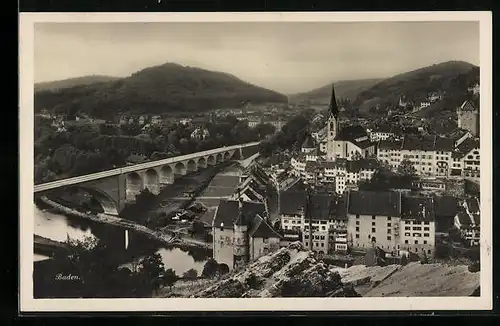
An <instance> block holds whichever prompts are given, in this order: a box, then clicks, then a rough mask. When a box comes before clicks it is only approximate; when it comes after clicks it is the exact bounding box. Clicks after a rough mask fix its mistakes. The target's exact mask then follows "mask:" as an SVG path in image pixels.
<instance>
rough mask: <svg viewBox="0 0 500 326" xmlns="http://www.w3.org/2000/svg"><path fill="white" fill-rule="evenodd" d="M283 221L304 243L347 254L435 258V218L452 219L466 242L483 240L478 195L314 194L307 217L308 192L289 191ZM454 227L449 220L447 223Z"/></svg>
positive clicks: (287, 230) (318, 249)
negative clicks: (374, 249)
mask: <svg viewBox="0 0 500 326" xmlns="http://www.w3.org/2000/svg"><path fill="white" fill-rule="evenodd" d="M281 197H282V198H281V203H282V205H281V207H280V220H281V228H282V229H283V230H284V233H285V234H287V233H288V234H293V233H295V234H300V238H301V241H302V243H303V245H304V246H306V247H310V248H312V250H314V251H316V252H319V253H325V254H326V253H331V252H343V251H346V250H347V249H348V248H349V249H353V250H366V249H367V248H372V247H378V248H381V249H383V250H385V251H387V252H392V253H395V254H396V255H400V254H401V252H412V253H416V254H419V255H424V254H425V255H427V256H433V255H434V252H435V245H436V241H435V237H436V222H437V220H438V219H439V218H443V219H449V218H450V216H451V218H452V219H453V221H452V225H453V224H454V225H455V227H456V228H457V229H458V230H460V234H461V235H462V237H463V239H464V241H465V242H467V244H469V245H471V246H474V245H478V243H479V233H480V232H479V229H480V226H479V220H480V219H479V202H478V199H477V198H469V199H466V200H464V201H458V200H455V201H452V204H451V205H450V204H446V203H444V202H446V200H448V198H445V197H444V198H443V197H436V198H434V197H420V196H413V195H405V194H402V193H400V192H390V191H386V192H373V191H348V192H347V193H346V194H345V195H343V196H340V197H339V196H331V195H327V194H324V193H321V194H316V195H313V196H312V198H311V201H310V204H309V205H310V209H309V214H310V215H309V216H306V213H305V209H304V207H306V203H305V195H304V194H303V193H302V192H300V191H298V190H293V191H288V192H285V193H283V194H282V195H281ZM448 225H449V223H448Z"/></svg>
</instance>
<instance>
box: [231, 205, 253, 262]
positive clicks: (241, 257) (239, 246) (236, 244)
mask: <svg viewBox="0 0 500 326" xmlns="http://www.w3.org/2000/svg"><path fill="white" fill-rule="evenodd" d="M248 247H249V243H248V226H247V224H246V221H245V217H244V216H243V199H242V198H240V199H239V200H238V218H236V220H235V221H234V223H233V269H238V268H239V267H242V266H245V265H246V264H247V263H248V260H249V248H248Z"/></svg>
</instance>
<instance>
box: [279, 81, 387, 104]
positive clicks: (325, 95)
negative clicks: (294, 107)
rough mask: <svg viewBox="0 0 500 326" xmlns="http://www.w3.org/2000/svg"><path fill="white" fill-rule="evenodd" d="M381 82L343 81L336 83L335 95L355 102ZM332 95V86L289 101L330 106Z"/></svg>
mask: <svg viewBox="0 0 500 326" xmlns="http://www.w3.org/2000/svg"><path fill="white" fill-rule="evenodd" d="M379 81H381V79H358V80H342V81H338V82H335V95H336V96H337V98H345V99H348V100H350V101H354V100H355V99H356V97H357V96H358V94H359V93H360V92H362V91H363V90H365V89H368V88H370V87H372V86H373V85H375V84H376V83H378V82H379ZM331 95H332V84H328V85H325V86H323V87H320V88H316V89H313V90H311V91H308V92H304V93H298V94H292V95H290V96H289V97H288V98H289V101H290V102H293V103H309V104H329V103H330V97H331Z"/></svg>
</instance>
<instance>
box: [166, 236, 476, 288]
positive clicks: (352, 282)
mask: <svg viewBox="0 0 500 326" xmlns="http://www.w3.org/2000/svg"><path fill="white" fill-rule="evenodd" d="M479 276H480V274H479V272H477V273H472V272H469V271H468V270H467V266H448V265H445V264H420V263H409V264H408V265H406V266H401V265H389V266H384V267H380V266H372V267H365V266H364V265H355V266H352V267H349V268H339V267H336V266H332V265H328V264H326V263H325V262H324V261H321V260H317V259H316V258H314V256H313V254H312V253H311V252H310V251H308V250H306V249H304V248H303V247H302V245H301V244H300V242H296V243H293V244H291V245H289V246H288V247H286V248H281V249H280V250H278V251H276V252H273V253H271V254H269V255H266V256H263V257H261V258H259V259H258V260H257V261H255V262H253V263H251V264H250V265H248V266H247V268H246V269H244V270H241V271H233V272H231V273H230V274H228V275H226V276H225V277H223V278H222V279H219V280H210V279H200V280H199V281H197V282H191V284H183V283H180V284H179V285H178V286H175V287H174V288H172V289H169V288H163V289H161V290H160V291H158V293H157V296H158V297H176V296H177V297H180V296H184V297H186V296H191V297H196V298H255V297H259V298H263V297H264V298H266V297H267V298H269V297H360V296H370V297H387V296H394V297H401V296H471V295H473V294H474V293H475V292H476V291H477V290H478V288H479Z"/></svg>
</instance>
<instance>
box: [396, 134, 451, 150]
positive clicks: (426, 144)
mask: <svg viewBox="0 0 500 326" xmlns="http://www.w3.org/2000/svg"><path fill="white" fill-rule="evenodd" d="M453 146H454V141H453V139H450V138H444V137H438V136H436V135H434V136H422V135H421V136H410V135H406V136H405V137H404V138H403V145H402V149H403V150H410V151H411V150H420V151H452V150H453Z"/></svg>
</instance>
